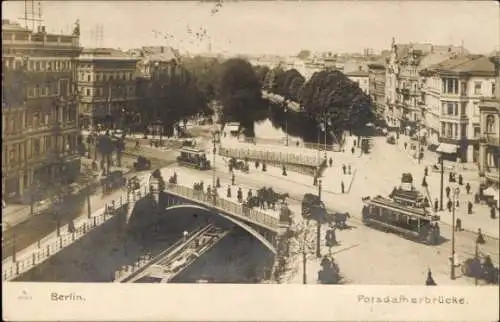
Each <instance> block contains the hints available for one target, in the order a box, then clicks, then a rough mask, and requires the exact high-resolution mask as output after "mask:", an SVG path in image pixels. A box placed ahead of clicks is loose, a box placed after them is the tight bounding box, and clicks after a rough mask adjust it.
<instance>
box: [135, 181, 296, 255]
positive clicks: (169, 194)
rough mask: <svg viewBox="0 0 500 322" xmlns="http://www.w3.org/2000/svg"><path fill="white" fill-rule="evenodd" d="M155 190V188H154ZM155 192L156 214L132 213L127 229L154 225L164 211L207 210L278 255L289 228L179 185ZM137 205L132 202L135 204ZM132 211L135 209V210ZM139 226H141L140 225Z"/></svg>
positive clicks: (248, 209) (256, 212)
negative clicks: (281, 237)
mask: <svg viewBox="0 0 500 322" xmlns="http://www.w3.org/2000/svg"><path fill="white" fill-rule="evenodd" d="M152 186H153V185H152ZM154 190H155V188H153V189H152V192H151V195H152V196H154V198H155V199H156V200H155V203H154V204H156V205H158V208H157V211H153V212H151V211H150V212H149V213H145V212H144V211H142V210H139V209H137V210H138V211H129V215H128V216H127V226H128V229H137V226H138V225H139V229H141V228H140V227H143V226H146V225H151V224H153V223H154V222H155V221H156V220H158V219H160V217H159V216H164V215H165V214H166V213H167V212H165V210H169V209H176V208H192V209H193V210H197V209H198V210H204V211H208V212H210V213H212V214H214V215H217V216H219V217H222V218H225V219H226V220H228V221H230V222H232V223H233V224H235V225H237V226H239V227H241V228H243V229H244V230H246V231H247V232H248V233H249V234H251V235H252V236H254V237H255V238H256V239H257V240H259V241H260V242H261V243H262V244H263V245H264V246H265V247H266V248H268V249H269V250H270V251H271V252H273V253H276V240H277V237H278V234H279V233H280V232H281V230H282V229H281V228H286V227H287V223H285V222H283V223H280V221H279V218H277V216H273V215H271V214H267V213H264V212H262V211H259V210H256V209H251V208H248V207H246V206H243V205H241V204H239V203H235V202H232V201H229V200H226V199H223V198H219V197H215V198H214V197H213V196H212V195H208V194H206V193H204V192H202V191H197V190H194V189H192V188H188V187H185V186H181V185H176V184H167V187H166V189H165V191H162V192H156V191H154ZM134 202H137V201H134V200H132V203H134ZM129 207H131V209H133V208H134V207H135V206H131V205H130V204H129ZM138 222H139V224H138Z"/></svg>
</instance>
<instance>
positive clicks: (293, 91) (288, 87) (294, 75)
mask: <svg viewBox="0 0 500 322" xmlns="http://www.w3.org/2000/svg"><path fill="white" fill-rule="evenodd" d="M278 81H279V82H281V83H279V84H278V88H279V92H280V93H279V94H280V95H283V96H284V97H286V98H289V99H292V100H297V99H298V94H299V91H300V89H301V88H302V86H303V85H304V83H305V82H306V80H305V78H304V76H302V75H301V74H300V73H299V72H298V71H297V70H296V69H289V70H287V71H286V72H284V73H283V76H282V77H281V78H279V79H278Z"/></svg>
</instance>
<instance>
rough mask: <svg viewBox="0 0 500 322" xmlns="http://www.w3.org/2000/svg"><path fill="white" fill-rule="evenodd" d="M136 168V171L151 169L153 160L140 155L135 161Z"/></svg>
mask: <svg viewBox="0 0 500 322" xmlns="http://www.w3.org/2000/svg"><path fill="white" fill-rule="evenodd" d="M134 169H135V170H136V171H141V170H150V169H151V160H149V159H148V158H145V157H143V156H142V155H140V156H138V157H137V161H136V162H134Z"/></svg>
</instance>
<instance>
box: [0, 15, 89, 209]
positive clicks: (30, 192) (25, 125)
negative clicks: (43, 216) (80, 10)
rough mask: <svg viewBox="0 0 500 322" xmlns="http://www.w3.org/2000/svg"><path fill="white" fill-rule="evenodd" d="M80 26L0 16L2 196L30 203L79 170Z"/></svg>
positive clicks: (10, 199)
mask: <svg viewBox="0 0 500 322" xmlns="http://www.w3.org/2000/svg"><path fill="white" fill-rule="evenodd" d="M79 38H80V26H79V23H78V21H77V22H76V24H75V27H74V30H73V32H72V34H69V35H60V34H49V33H47V32H46V29H45V27H44V26H39V27H38V29H37V30H36V31H33V30H30V29H27V28H24V27H22V26H21V25H19V24H18V23H15V22H12V21H9V20H2V198H3V199H4V200H6V201H8V202H25V203H28V202H31V201H33V200H34V199H39V198H43V197H44V195H43V193H44V192H46V193H48V192H49V191H50V188H51V187H54V186H57V185H60V184H65V183H69V182H72V181H73V180H75V179H76V177H77V176H78V174H79V172H80V158H79V155H78V154H77V140H78V135H79V127H78V113H77V101H78V93H77V88H76V86H75V85H76V82H75V78H76V66H77V59H78V55H79V54H80V51H81V48H80V45H79Z"/></svg>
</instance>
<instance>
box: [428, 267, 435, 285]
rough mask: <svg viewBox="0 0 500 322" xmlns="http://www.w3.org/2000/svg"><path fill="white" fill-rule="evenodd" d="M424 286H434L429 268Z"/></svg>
mask: <svg viewBox="0 0 500 322" xmlns="http://www.w3.org/2000/svg"><path fill="white" fill-rule="evenodd" d="M425 285H426V286H436V285H437V284H436V282H434V278H432V272H431V269H430V268H429V271H428V272H427V280H426V281H425Z"/></svg>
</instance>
